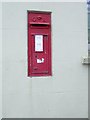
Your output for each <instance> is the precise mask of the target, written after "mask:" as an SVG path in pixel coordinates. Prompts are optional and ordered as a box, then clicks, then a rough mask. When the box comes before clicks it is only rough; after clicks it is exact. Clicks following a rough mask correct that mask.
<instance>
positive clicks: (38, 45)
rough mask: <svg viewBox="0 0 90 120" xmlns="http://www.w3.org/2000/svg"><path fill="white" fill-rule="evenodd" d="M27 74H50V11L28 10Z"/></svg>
mask: <svg viewBox="0 0 90 120" xmlns="http://www.w3.org/2000/svg"><path fill="white" fill-rule="evenodd" d="M28 76H51V12H38V11H31V12H28Z"/></svg>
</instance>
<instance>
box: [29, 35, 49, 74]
mask: <svg viewBox="0 0 90 120" xmlns="http://www.w3.org/2000/svg"><path fill="white" fill-rule="evenodd" d="M31 62H32V74H48V72H49V71H48V66H49V65H48V36H47V35H44V34H43V35H40V34H39V35H32V61H31Z"/></svg>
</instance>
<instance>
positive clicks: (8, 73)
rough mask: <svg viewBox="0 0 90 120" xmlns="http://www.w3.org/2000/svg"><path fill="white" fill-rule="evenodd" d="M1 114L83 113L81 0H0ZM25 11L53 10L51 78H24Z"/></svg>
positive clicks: (73, 115) (85, 87)
mask: <svg viewBox="0 0 90 120" xmlns="http://www.w3.org/2000/svg"><path fill="white" fill-rule="evenodd" d="M2 6H3V11H2V13H3V15H2V17H3V117H5V118H11V117H13V118H14V117H15V118H31V117H34V118H35V117H39V118H40V117H41V118H42V117H54V118H55V117H56V118H58V117H59V118H87V117H88V67H87V66H84V65H82V63H81V58H82V56H84V55H86V54H87V51H88V48H87V46H88V41H87V40H88V39H87V38H88V37H87V8H86V7H87V6H86V4H85V3H80V2H79V3H62V2H61V3H28V2H27V3H3V5H2ZM27 10H49V11H51V12H52V71H53V76H52V77H33V78H29V77H27Z"/></svg>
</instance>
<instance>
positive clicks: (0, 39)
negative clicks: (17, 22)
mask: <svg viewBox="0 0 90 120" xmlns="http://www.w3.org/2000/svg"><path fill="white" fill-rule="evenodd" d="M1 118H2V4H1V2H0V119H1Z"/></svg>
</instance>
